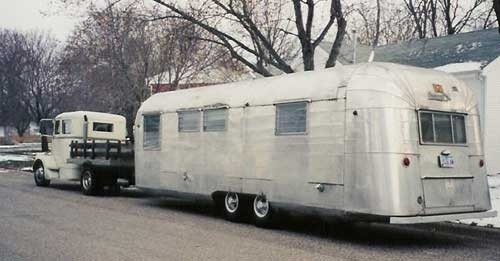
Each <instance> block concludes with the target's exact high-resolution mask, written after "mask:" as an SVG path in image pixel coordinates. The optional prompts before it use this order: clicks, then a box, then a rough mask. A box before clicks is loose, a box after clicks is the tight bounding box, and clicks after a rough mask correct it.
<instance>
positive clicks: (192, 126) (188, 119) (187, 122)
mask: <svg viewBox="0 0 500 261" xmlns="http://www.w3.org/2000/svg"><path fill="white" fill-rule="evenodd" d="M177 114H178V117H179V118H178V120H179V132H197V131H200V112H199V111H182V112H178V113H177Z"/></svg>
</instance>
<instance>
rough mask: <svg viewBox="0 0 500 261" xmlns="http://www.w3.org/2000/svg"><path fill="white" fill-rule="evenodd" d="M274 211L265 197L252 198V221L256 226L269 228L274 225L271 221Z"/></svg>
mask: <svg viewBox="0 0 500 261" xmlns="http://www.w3.org/2000/svg"><path fill="white" fill-rule="evenodd" d="M273 212H274V210H273V209H272V207H271V204H270V203H269V201H267V198H266V196H264V195H257V196H255V197H254V200H253V204H252V213H253V220H254V223H255V225H256V226H258V227H263V228H269V227H272V225H273V224H274V222H273V221H274V220H273Z"/></svg>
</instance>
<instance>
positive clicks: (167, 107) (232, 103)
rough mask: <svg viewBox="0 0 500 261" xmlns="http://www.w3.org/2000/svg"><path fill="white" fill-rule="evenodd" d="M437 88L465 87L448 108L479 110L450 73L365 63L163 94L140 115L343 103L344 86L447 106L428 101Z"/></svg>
mask: <svg viewBox="0 0 500 261" xmlns="http://www.w3.org/2000/svg"><path fill="white" fill-rule="evenodd" d="M434 83H436V84H442V85H443V86H446V88H448V90H451V89H452V86H453V87H455V86H460V92H454V93H451V94H450V95H453V99H452V100H451V101H447V103H446V106H447V107H448V108H454V109H456V110H459V111H465V112H467V111H470V110H472V109H473V108H474V107H475V106H476V104H477V102H476V100H475V97H474V96H473V94H472V91H471V90H470V89H469V88H467V87H465V86H463V83H461V82H459V81H458V80H457V79H456V78H454V77H453V76H451V75H450V74H447V73H444V72H439V71H436V70H430V69H423V68H417V67H411V66H405V65H398V64H391V63H365V64H356V65H349V66H338V67H335V68H329V69H324V70H317V71H309V72H298V73H294V74H287V75H281V76H276V77H270V78H263V79H256V80H248V81H242V82H234V83H228V84H222V85H214V86H210V87H205V88H193V89H186V90H179V91H172V92H164V93H157V94H155V95H153V96H151V97H150V98H149V99H148V100H146V101H145V102H144V103H143V105H142V106H141V108H140V110H139V112H143V113H147V112H169V111H170V112H171V111H177V110H182V109H189V108H203V107H210V106H228V107H243V106H258V105H269V104H274V103H279V102H286V101H294V100H321V99H329V98H337V91H338V88H339V87H340V86H346V87H347V91H355V90H356V91H359V90H363V91H374V92H383V93H386V94H388V95H390V96H391V97H395V99H394V101H395V100H398V101H399V102H404V103H405V104H407V105H408V107H412V108H415V109H418V108H432V107H433V106H434V107H436V106H438V107H439V106H442V104H443V103H442V102H439V101H432V100H430V99H429V97H428V92H429V91H430V90H432V88H433V84H434ZM377 102H379V103H383V102H386V103H389V102H390V101H377ZM388 105H389V104H388Z"/></svg>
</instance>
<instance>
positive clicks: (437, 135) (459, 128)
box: [419, 111, 467, 145]
mask: <svg viewBox="0 0 500 261" xmlns="http://www.w3.org/2000/svg"><path fill="white" fill-rule="evenodd" d="M419 119H420V138H421V141H422V143H423V144H457V145H464V144H466V143H467V137H466V133H465V115H463V114H454V113H445V112H425V111H420V112H419Z"/></svg>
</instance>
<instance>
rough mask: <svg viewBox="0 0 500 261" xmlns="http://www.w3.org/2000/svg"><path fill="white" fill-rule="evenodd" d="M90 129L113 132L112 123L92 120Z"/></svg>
mask: <svg viewBox="0 0 500 261" xmlns="http://www.w3.org/2000/svg"><path fill="white" fill-rule="evenodd" d="M92 130H93V131H99V132H113V124H112V123H103V122H94V123H92Z"/></svg>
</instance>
